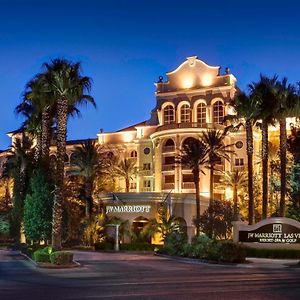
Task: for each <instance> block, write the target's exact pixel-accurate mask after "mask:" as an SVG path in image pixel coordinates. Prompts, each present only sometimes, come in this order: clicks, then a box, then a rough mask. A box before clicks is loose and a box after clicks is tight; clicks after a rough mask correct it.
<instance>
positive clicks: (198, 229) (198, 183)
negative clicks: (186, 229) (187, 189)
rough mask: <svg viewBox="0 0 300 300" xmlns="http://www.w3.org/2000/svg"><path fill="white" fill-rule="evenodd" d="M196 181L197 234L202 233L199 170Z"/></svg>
mask: <svg viewBox="0 0 300 300" xmlns="http://www.w3.org/2000/svg"><path fill="white" fill-rule="evenodd" d="M193 173H194V183H195V190H196V236H199V235H200V223H199V220H200V179H199V170H197V171H194V172H193Z"/></svg>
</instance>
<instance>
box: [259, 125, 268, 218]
mask: <svg viewBox="0 0 300 300" xmlns="http://www.w3.org/2000/svg"><path fill="white" fill-rule="evenodd" d="M261 130H262V132H261V135H262V141H261V145H262V152H261V156H262V179H263V193H262V218H263V219H266V218H267V216H268V190H269V189H268V188H269V187H268V184H269V180H268V150H269V145H268V143H269V137H268V135H269V134H268V124H267V123H266V122H265V121H262V128H261Z"/></svg>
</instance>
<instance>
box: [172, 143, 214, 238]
mask: <svg viewBox="0 0 300 300" xmlns="http://www.w3.org/2000/svg"><path fill="white" fill-rule="evenodd" d="M208 155H209V148H208V146H207V145H206V144H205V143H204V142H203V141H202V140H197V139H194V138H188V139H187V140H186V141H185V142H184V143H183V147H182V150H181V153H180V154H179V155H178V157H176V162H177V163H179V164H180V165H182V166H187V167H189V168H190V169H191V170H192V173H193V178H194V184H195V190H196V195H195V200H196V219H195V225H196V235H197V236H198V235H199V234H200V223H199V220H200V173H203V174H205V173H204V170H203V168H204V167H206V166H207V164H208V159H209V157H208Z"/></svg>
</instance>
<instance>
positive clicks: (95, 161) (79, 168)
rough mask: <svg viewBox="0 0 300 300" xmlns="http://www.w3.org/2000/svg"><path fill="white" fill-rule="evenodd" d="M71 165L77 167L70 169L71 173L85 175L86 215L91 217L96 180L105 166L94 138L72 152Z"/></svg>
mask: <svg viewBox="0 0 300 300" xmlns="http://www.w3.org/2000/svg"><path fill="white" fill-rule="evenodd" d="M71 165H72V166H75V167H76V168H75V169H73V168H72V169H71V170H70V172H69V173H70V174H72V175H77V176H80V177H83V179H84V191H85V192H84V194H85V201H86V206H85V208H86V209H85V212H86V217H87V218H88V219H90V217H91V213H92V211H93V197H92V194H93V190H94V185H95V180H96V178H97V175H98V174H99V172H100V169H101V168H102V167H103V161H102V160H101V157H100V154H99V147H98V145H97V144H96V141H94V140H86V141H84V142H83V143H81V146H77V147H75V150H74V152H73V154H72V160H71Z"/></svg>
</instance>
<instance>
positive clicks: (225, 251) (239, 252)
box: [220, 241, 246, 263]
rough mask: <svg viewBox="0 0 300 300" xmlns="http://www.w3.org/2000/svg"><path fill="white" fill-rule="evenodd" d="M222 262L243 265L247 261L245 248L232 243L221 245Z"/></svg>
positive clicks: (227, 242)
mask: <svg viewBox="0 0 300 300" xmlns="http://www.w3.org/2000/svg"><path fill="white" fill-rule="evenodd" d="M220 246H221V247H220V254H221V256H220V260H221V261H224V262H231V263H242V262H244V261H245V259H246V251H245V249H244V248H243V247H241V246H240V245H238V244H235V243H233V242H230V241H226V242H222V243H220Z"/></svg>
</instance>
